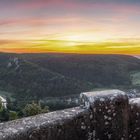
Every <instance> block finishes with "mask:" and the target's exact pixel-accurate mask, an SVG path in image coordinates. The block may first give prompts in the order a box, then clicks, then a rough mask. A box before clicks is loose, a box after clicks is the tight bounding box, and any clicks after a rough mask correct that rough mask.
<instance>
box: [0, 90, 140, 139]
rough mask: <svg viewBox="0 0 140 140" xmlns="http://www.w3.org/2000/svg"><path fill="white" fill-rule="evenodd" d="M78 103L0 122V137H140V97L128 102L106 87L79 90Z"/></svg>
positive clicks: (125, 98) (117, 92) (121, 95)
mask: <svg viewBox="0 0 140 140" xmlns="http://www.w3.org/2000/svg"><path fill="white" fill-rule="evenodd" d="M81 103H82V105H81V106H80V107H77V108H71V109H66V110H62V111H56V112H51V113H47V114H40V115H37V116H33V117H28V118H23V119H19V120H15V121H11V122H6V123H1V124H0V140H128V139H130V140H139V139H140V116H139V114H140V98H134V99H129V102H128V97H127V96H126V94H125V93H124V92H122V91H120V90H106V91H97V92H87V93H82V94H81ZM128 103H129V105H128ZM128 118H129V119H128Z"/></svg>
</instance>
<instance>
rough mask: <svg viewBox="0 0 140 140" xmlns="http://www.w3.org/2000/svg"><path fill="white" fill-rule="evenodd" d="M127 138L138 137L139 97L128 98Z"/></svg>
mask: <svg viewBox="0 0 140 140" xmlns="http://www.w3.org/2000/svg"><path fill="white" fill-rule="evenodd" d="M129 139H130V140H139V139H140V98H134V99H130V100H129Z"/></svg>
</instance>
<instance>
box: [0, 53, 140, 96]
mask: <svg viewBox="0 0 140 140" xmlns="http://www.w3.org/2000/svg"><path fill="white" fill-rule="evenodd" d="M138 71H140V60H139V59H137V58H135V57H132V56H123V55H78V54H6V53H1V54H0V89H1V90H4V91H8V92H11V93H15V94H16V96H18V95H19V96H23V97H28V98H29V97H36V98H43V97H48V96H49V97H51V96H56V97H57V96H67V95H72V94H79V93H80V92H83V91H89V90H93V89H94V88H112V87H117V86H125V87H126V86H128V87H130V86H132V77H131V74H132V73H134V72H138Z"/></svg>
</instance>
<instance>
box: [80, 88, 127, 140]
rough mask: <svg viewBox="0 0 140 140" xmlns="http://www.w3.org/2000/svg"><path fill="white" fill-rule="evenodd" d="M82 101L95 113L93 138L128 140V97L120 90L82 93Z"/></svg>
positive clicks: (100, 139)
mask: <svg viewBox="0 0 140 140" xmlns="http://www.w3.org/2000/svg"><path fill="white" fill-rule="evenodd" d="M81 99H82V102H83V103H84V104H85V106H86V107H87V108H88V109H90V110H91V111H92V112H93V113H92V114H93V116H92V124H93V128H92V131H93V133H92V139H96V140H97V139H99V140H109V139H110V140H121V139H122V140H127V138H128V134H127V132H128V131H127V128H128V126H127V122H128V97H127V96H126V95H125V93H124V92H122V91H120V90H106V91H97V92H87V93H82V94H81Z"/></svg>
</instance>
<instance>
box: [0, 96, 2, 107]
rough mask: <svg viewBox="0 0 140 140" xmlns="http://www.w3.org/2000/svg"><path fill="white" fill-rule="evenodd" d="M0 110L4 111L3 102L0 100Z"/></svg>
mask: <svg viewBox="0 0 140 140" xmlns="http://www.w3.org/2000/svg"><path fill="white" fill-rule="evenodd" d="M0 110H2V101H1V99H0Z"/></svg>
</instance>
